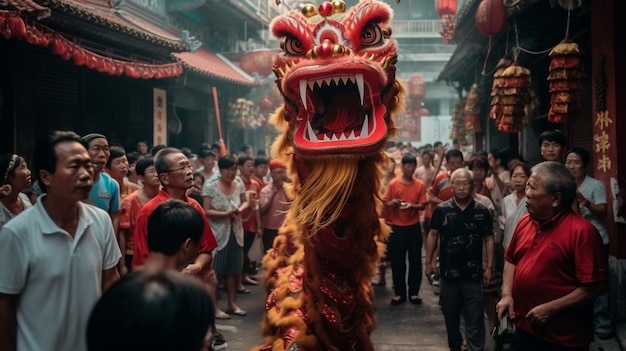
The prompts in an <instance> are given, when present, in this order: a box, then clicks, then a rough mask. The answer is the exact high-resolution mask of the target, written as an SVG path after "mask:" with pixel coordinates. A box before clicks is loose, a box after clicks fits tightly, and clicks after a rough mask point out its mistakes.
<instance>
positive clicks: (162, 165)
mask: <svg viewBox="0 0 626 351" xmlns="http://www.w3.org/2000/svg"><path fill="white" fill-rule="evenodd" d="M154 165H155V168H156V171H157V173H158V175H159V180H160V181H161V185H162V186H163V188H162V189H161V190H160V191H159V193H158V194H157V196H155V197H154V198H152V199H151V200H150V201H148V203H146V205H145V206H144V207H143V208H142V209H141V211H140V212H139V216H138V217H137V222H136V223H135V233H134V239H135V248H134V255H133V262H132V267H133V269H137V268H139V267H140V266H141V265H142V264H143V263H144V261H145V259H146V257H147V256H148V253H149V252H150V250H149V249H148V218H149V217H150V214H152V212H153V211H154V210H155V209H156V208H157V206H159V205H160V204H161V203H162V202H164V201H166V200H167V199H170V198H173V199H178V200H182V201H185V202H187V203H189V204H191V205H193V206H194V207H195V208H196V210H198V212H200V213H202V215H203V217H204V222H205V223H204V224H205V225H204V233H203V234H202V239H201V241H200V249H199V250H198V252H199V254H198V257H197V258H196V259H195V261H194V263H192V264H190V265H188V266H187V267H186V268H185V269H184V270H183V273H186V274H190V275H193V276H197V277H201V278H203V277H206V276H207V274H209V273H210V271H211V261H212V256H211V252H212V251H213V249H215V248H216V247H217V242H216V241H215V236H213V232H212V231H211V227H210V226H209V222H208V221H207V220H206V216H204V209H203V208H202V206H201V205H200V204H199V203H198V202H197V201H196V200H194V199H192V198H190V197H189V196H187V189H189V188H191V187H192V186H193V170H192V169H191V163H190V162H189V159H187V157H186V156H185V155H184V154H183V153H182V152H181V151H180V150H178V149H176V148H171V147H168V148H165V149H163V150H161V151H159V152H158V153H157V155H156V157H155V159H154Z"/></svg>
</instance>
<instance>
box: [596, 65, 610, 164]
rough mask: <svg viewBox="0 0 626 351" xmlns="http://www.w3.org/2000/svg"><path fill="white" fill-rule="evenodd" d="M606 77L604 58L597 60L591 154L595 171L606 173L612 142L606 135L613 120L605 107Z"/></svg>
mask: <svg viewBox="0 0 626 351" xmlns="http://www.w3.org/2000/svg"><path fill="white" fill-rule="evenodd" d="M606 89H607V84H606V76H605V74H604V57H603V56H600V58H599V67H598V74H597V75H596V116H595V118H594V123H593V124H594V126H593V153H594V158H593V159H594V160H595V165H594V166H595V171H598V172H602V173H608V172H610V171H611V167H612V166H613V165H612V162H611V153H610V152H609V151H610V149H611V146H612V142H613V141H612V140H611V137H610V135H609V133H607V131H609V130H610V128H613V119H612V118H611V116H610V114H609V110H608V109H607V106H606Z"/></svg>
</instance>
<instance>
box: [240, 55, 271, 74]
mask: <svg viewBox="0 0 626 351" xmlns="http://www.w3.org/2000/svg"><path fill="white" fill-rule="evenodd" d="M275 55H276V50H270V49H262V50H254V51H250V52H247V53H245V54H243V56H241V60H240V61H239V65H240V66H241V69H243V70H244V71H245V72H246V73H248V74H250V75H254V74H258V75H259V76H260V77H267V76H268V75H270V74H271V73H272V63H273V61H274V56H275Z"/></svg>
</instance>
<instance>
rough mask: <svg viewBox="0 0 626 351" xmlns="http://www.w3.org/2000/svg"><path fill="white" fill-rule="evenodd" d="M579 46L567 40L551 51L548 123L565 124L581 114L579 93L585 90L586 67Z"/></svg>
mask: <svg viewBox="0 0 626 351" xmlns="http://www.w3.org/2000/svg"><path fill="white" fill-rule="evenodd" d="M581 54H582V53H581V51H580V48H579V47H578V44H576V43H574V42H572V41H571V40H568V39H565V40H563V41H561V42H560V43H559V44H557V45H556V46H555V47H554V48H553V49H552V51H550V57H551V58H552V60H551V61H550V73H549V74H548V81H549V82H550V87H549V91H550V93H551V94H552V97H551V98H550V111H548V121H550V122H552V123H564V122H565V121H566V120H567V119H568V118H572V117H574V116H576V115H577V114H578V113H579V112H580V102H579V98H578V91H579V90H581V89H582V88H583V83H582V79H583V78H585V73H584V67H583V63H582V60H581V58H580V56H581Z"/></svg>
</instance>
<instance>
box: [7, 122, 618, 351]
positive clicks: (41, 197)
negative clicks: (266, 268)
mask: <svg viewBox="0 0 626 351" xmlns="http://www.w3.org/2000/svg"><path fill="white" fill-rule="evenodd" d="M539 145H540V149H541V155H542V156H543V157H544V159H545V162H541V163H539V164H536V165H530V164H529V163H527V162H526V161H525V160H524V158H523V157H522V156H521V155H519V154H517V152H515V151H514V150H512V149H510V148H508V147H506V148H501V149H493V150H491V151H489V152H479V153H475V154H470V155H467V154H464V153H463V152H461V151H460V150H459V149H456V148H451V149H448V146H447V145H443V144H442V143H440V142H437V143H435V144H434V145H432V146H431V145H425V146H423V147H420V148H417V149H416V148H412V147H410V146H407V145H403V144H401V143H400V144H398V145H395V146H394V147H392V148H389V149H388V150H387V154H388V160H389V162H388V164H387V165H386V167H385V169H384V170H382V175H383V179H382V184H383V188H382V192H383V206H382V208H381V211H380V217H381V218H382V219H384V221H385V222H386V223H387V224H388V225H389V226H390V227H391V229H392V232H391V234H390V236H389V237H388V238H387V240H386V247H387V250H386V255H385V257H383V258H382V260H381V266H380V274H379V277H378V278H379V280H378V281H372V284H374V285H381V286H384V285H385V282H386V279H385V271H386V270H387V267H390V268H391V275H392V279H391V280H392V287H391V288H392V289H393V292H394V294H393V295H394V296H393V298H392V299H391V302H390V303H391V305H394V306H398V305H402V304H403V303H406V302H407V301H408V302H410V303H412V304H415V305H420V304H421V303H422V298H421V296H420V291H421V282H422V277H423V275H425V276H426V278H427V280H428V282H429V283H430V284H432V285H433V286H435V287H436V288H437V291H438V293H439V297H440V301H439V304H440V307H441V310H442V313H443V315H444V319H445V326H446V329H447V334H448V344H449V347H450V350H452V351H457V350H462V349H467V350H471V351H479V350H483V349H484V348H485V343H486V339H485V334H486V332H485V316H486V319H487V323H486V324H487V325H488V327H489V328H490V330H497V329H498V326H499V325H500V321H502V320H503V319H506V318H511V319H513V320H514V321H515V324H516V326H517V329H516V332H515V341H514V346H515V348H516V349H518V350H529V349H536V350H587V349H588V347H589V343H590V342H591V340H592V338H593V336H594V332H595V336H596V337H599V338H608V337H610V336H611V335H612V334H613V325H612V321H611V314H610V312H609V310H608V295H607V292H606V291H607V281H608V269H607V265H608V259H607V253H608V233H607V229H606V225H605V224H604V221H605V217H606V213H607V197H606V188H605V185H604V184H602V182H600V181H598V180H595V179H593V178H592V177H590V176H589V175H588V172H587V171H588V168H587V166H588V164H589V162H590V156H589V153H588V152H587V151H586V150H584V149H582V148H578V147H573V148H571V149H569V150H568V149H567V148H566V147H567V138H566V137H565V135H564V134H563V133H562V132H560V131H558V130H551V131H546V132H544V133H542V134H541V136H540V137H539ZM27 159H28V157H26V156H25V155H15V154H7V155H0V177H3V181H2V184H1V186H0V266H2V267H3V269H1V270H0V325H2V328H0V350H105V349H107V350H108V349H117V350H136V349H138V348H139V349H151V350H172V349H176V350H201V349H202V350H219V349H224V348H226V347H227V342H226V340H224V338H223V336H222V335H220V334H219V333H218V332H217V330H216V329H215V319H229V318H233V316H235V317H236V318H245V316H246V310H245V306H240V305H239V304H238V303H237V296H238V294H249V293H251V291H250V290H249V289H248V288H246V285H250V284H252V285H256V284H259V282H258V280H257V279H256V275H257V274H258V271H259V268H260V264H259V263H260V258H261V256H262V255H263V253H264V252H266V251H267V250H268V249H270V248H271V247H272V245H273V241H274V238H275V237H276V235H277V233H278V229H279V228H280V227H281V225H282V224H283V222H284V220H285V216H286V212H287V210H288V209H289V198H288V195H287V194H286V193H285V189H284V184H285V183H286V182H289V179H288V177H287V172H286V169H285V166H284V165H283V164H282V163H281V162H279V161H278V160H270V159H268V158H266V157H265V155H263V154H262V153H259V154H257V155H254V154H253V150H252V147H250V146H248V145H246V146H243V147H242V148H241V149H240V151H239V152H236V153H233V154H225V153H224V148H223V145H220V144H219V143H214V144H203V145H202V146H201V148H200V150H198V152H197V153H192V152H191V150H189V149H188V148H181V149H178V148H174V147H168V146H166V145H156V146H153V147H152V148H149V147H148V143H147V142H145V141H140V142H138V143H137V149H136V150H133V151H132V152H129V153H126V151H125V150H124V148H123V147H121V146H119V145H110V144H109V140H108V139H107V137H106V136H105V135H103V134H100V133H90V134H87V135H84V136H82V137H81V136H78V135H77V134H76V133H74V132H70V131H55V132H52V133H51V134H49V135H47V136H46V137H45V138H44V139H42V140H41V141H40V142H39V143H38V144H37V145H36V147H35V151H34V153H33V155H32V160H33V161H34V164H35V169H36V172H34V173H31V170H30V169H29V165H28V163H27ZM33 174H35V175H36V177H33V176H32V175H33ZM35 178H36V180H35ZM422 260H423V261H422ZM120 278H121V279H120ZM220 289H223V290H224V293H222V294H220V293H219V292H220ZM220 296H225V297H226V299H225V301H222V302H220V301H219V297H220ZM261 298H262V299H264V298H265V297H261ZM94 306H95V307H94ZM222 307H223V308H222ZM119 310H124V311H126V312H127V313H126V315H125V316H123V317H122V316H119V315H118V314H116V313H115V311H119ZM462 324H463V325H462ZM112 335H115V338H112ZM172 335H174V336H175V338H168V337H170V336H172ZM172 345H174V346H172Z"/></svg>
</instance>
